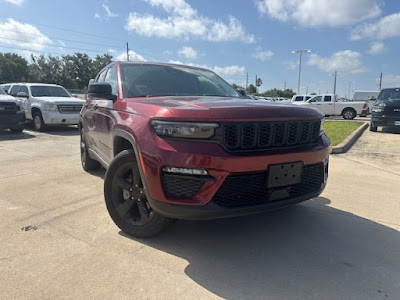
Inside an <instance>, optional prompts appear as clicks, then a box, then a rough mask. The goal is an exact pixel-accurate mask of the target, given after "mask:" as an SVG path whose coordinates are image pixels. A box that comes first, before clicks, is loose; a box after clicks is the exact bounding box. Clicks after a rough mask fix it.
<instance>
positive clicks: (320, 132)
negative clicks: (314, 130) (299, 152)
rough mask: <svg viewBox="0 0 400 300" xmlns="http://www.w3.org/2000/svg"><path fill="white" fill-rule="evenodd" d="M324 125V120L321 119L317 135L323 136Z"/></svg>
mask: <svg viewBox="0 0 400 300" xmlns="http://www.w3.org/2000/svg"><path fill="white" fill-rule="evenodd" d="M324 123H325V118H322V119H321V125H320V126H319V135H320V136H321V135H323V134H324V132H325V131H324Z"/></svg>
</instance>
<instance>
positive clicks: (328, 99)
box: [324, 96, 332, 102]
mask: <svg viewBox="0 0 400 300" xmlns="http://www.w3.org/2000/svg"><path fill="white" fill-rule="evenodd" d="M331 101H332V97H331V96H325V98H324V102H331Z"/></svg>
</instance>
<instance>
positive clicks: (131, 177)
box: [104, 150, 174, 238]
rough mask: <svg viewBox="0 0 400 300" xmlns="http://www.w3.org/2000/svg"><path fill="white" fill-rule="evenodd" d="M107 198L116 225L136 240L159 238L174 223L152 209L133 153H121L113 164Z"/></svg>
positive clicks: (125, 151)
mask: <svg viewBox="0 0 400 300" xmlns="http://www.w3.org/2000/svg"><path fill="white" fill-rule="evenodd" d="M104 198H105V201H106V206H107V210H108V212H109V214H110V216H111V218H112V220H113V221H114V223H115V224H116V225H117V226H118V227H119V228H120V229H121V230H122V231H123V232H125V233H126V234H128V235H130V236H133V237H138V238H146V237H152V236H155V235H157V234H159V233H161V232H162V231H164V230H166V229H167V228H168V227H169V226H170V225H171V224H172V223H173V221H174V219H171V218H167V217H165V216H162V215H160V214H159V213H157V212H156V211H154V210H153V209H152V208H151V206H150V204H149V202H148V201H147V197H146V194H145V189H144V186H143V183H142V179H141V176H140V172H139V167H138V165H137V162H136V159H135V153H134V151H133V150H123V151H121V152H120V153H119V154H118V155H117V156H115V158H114V159H113V161H112V162H111V164H110V167H109V168H108V170H107V173H106V176H105V179H104Z"/></svg>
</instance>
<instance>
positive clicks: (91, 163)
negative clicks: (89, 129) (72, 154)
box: [80, 128, 100, 172]
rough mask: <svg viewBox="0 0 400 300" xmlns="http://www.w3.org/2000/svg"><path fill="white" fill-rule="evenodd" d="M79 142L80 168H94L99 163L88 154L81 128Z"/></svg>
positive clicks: (90, 169) (86, 169)
mask: <svg viewBox="0 0 400 300" xmlns="http://www.w3.org/2000/svg"><path fill="white" fill-rule="evenodd" d="M80 136H81V139H80V144H81V147H80V148H81V164H82V168H83V169H84V170H85V171H86V172H88V171H93V170H96V169H98V168H99V167H100V163H99V162H98V161H96V160H94V159H93V158H91V157H90V156H89V152H88V148H87V145H86V140H85V135H84V133H83V128H81V130H80Z"/></svg>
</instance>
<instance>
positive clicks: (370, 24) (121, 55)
mask: <svg viewBox="0 0 400 300" xmlns="http://www.w3.org/2000/svg"><path fill="white" fill-rule="evenodd" d="M126 43H128V47H129V56H130V60H139V61H157V62H171V63H180V64H188V65H194V66H201V67H205V68H208V69H211V70H213V71H214V72H216V73H217V74H219V75H220V76H221V77H223V78H224V79H225V80H227V81H228V82H229V83H236V84H239V85H241V86H246V83H247V84H254V83H255V78H256V76H258V77H260V78H261V79H262V81H263V84H262V86H261V87H260V90H259V91H260V92H263V91H265V90H268V89H271V88H278V89H283V88H285V87H286V88H292V89H293V90H294V91H295V92H297V89H298V77H299V58H300V57H299V56H300V55H299V53H292V51H295V50H305V49H309V50H311V52H304V53H302V64H301V83H300V94H305V93H306V92H308V93H312V92H315V93H333V88H334V77H335V76H332V74H334V73H335V71H336V73H337V84H336V91H337V93H338V94H339V96H342V97H345V96H348V95H349V92H350V94H352V92H353V91H354V90H379V77H380V74H381V73H382V74H383V77H382V87H393V86H400V68H399V62H400V56H399V54H400V1H399V0H386V1H384V0H351V1H350V0H334V1H333V0H247V1H245V0H238V1H226V0H225V1H222V0H213V1H210V0H202V1H192V0H99V1H97V0H84V1H83V0H81V1H76V0H69V1H55V0H40V1H38V0H35V1H34V0H0V52H3V53H5V52H15V53H18V54H20V55H21V56H24V57H26V58H27V59H28V60H29V58H30V55H31V54H33V55H39V54H44V55H46V56H47V55H49V54H50V55H52V56H61V55H66V54H72V53H75V52H84V53H87V54H88V55H89V56H91V57H95V56H96V55H101V54H104V53H109V54H111V55H112V56H113V57H114V59H115V60H126Z"/></svg>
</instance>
